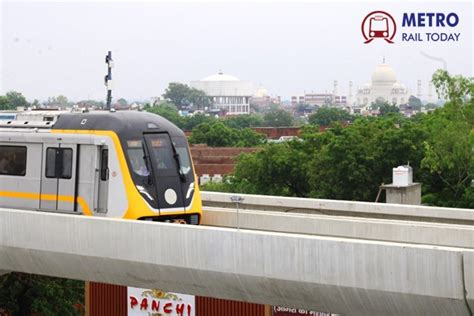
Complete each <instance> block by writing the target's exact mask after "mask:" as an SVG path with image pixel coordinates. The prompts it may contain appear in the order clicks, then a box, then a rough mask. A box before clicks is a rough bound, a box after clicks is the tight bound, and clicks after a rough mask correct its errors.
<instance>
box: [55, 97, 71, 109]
mask: <svg viewBox="0 0 474 316" xmlns="http://www.w3.org/2000/svg"><path fill="white" fill-rule="evenodd" d="M56 103H57V104H59V105H60V106H62V107H65V106H68V105H69V100H68V99H67V97H65V96H64V95H58V96H57V97H56Z"/></svg>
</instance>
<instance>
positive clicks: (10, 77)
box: [0, 0, 474, 100]
mask: <svg viewBox="0 0 474 316" xmlns="http://www.w3.org/2000/svg"><path fill="white" fill-rule="evenodd" d="M0 10H1V12H0V18H1V24H0V27H1V38H0V43H1V45H2V47H1V48H2V50H1V53H2V54H1V55H0V70H1V76H0V93H2V94H3V93H5V92H6V91H9V90H17V91H20V92H22V93H23V94H24V95H25V96H26V97H27V99H29V100H32V99H34V98H38V99H40V100H44V99H46V98H47V97H49V96H55V95H59V94H63V95H66V96H67V97H68V98H69V99H72V100H80V99H87V98H92V99H98V100H102V99H104V98H105V87H104V85H103V77H104V75H105V73H106V65H105V63H104V56H105V54H106V52H107V51H108V50H112V52H113V58H114V60H115V66H116V67H115V69H114V73H113V74H114V92H113V95H114V97H115V98H119V97H125V98H127V99H129V100H147V99H149V98H150V97H151V96H158V95H160V94H161V93H163V90H164V89H165V88H166V86H167V84H168V83H169V82H172V81H179V82H183V83H189V81H191V80H198V79H200V78H203V77H205V76H208V75H210V74H213V73H217V72H218V71H219V69H222V70H223V71H224V72H225V73H228V74H231V75H234V76H236V77H238V78H240V79H242V80H249V81H252V82H254V83H255V85H256V86H258V85H259V84H262V85H263V86H264V87H266V88H267V90H268V91H269V92H270V93H271V94H273V95H281V96H283V98H284V99H288V98H289V97H290V96H291V95H293V94H298V93H302V92H304V91H307V92H309V91H315V92H325V91H332V86H333V81H334V80H338V82H339V90H340V92H342V93H346V92H347V87H348V82H349V81H350V80H352V81H353V82H354V87H357V86H359V85H363V84H364V83H365V82H367V81H369V80H370V76H371V73H372V71H373V69H374V67H375V66H376V65H377V64H379V63H381V61H382V57H383V56H385V57H386V61H387V63H388V64H390V65H391V66H392V67H393V68H394V69H395V71H396V72H397V77H398V80H399V81H400V82H402V83H404V84H405V85H406V86H407V87H408V88H409V89H411V91H412V92H413V94H415V91H416V81H417V80H418V79H421V80H423V82H424V85H425V86H424V87H423V90H424V92H426V82H427V81H428V80H429V78H430V77H431V75H432V73H433V71H434V70H436V69H437V68H440V67H441V66H442V63H440V62H439V61H436V60H432V59H428V58H426V57H424V56H423V55H422V54H421V53H420V52H424V53H425V54H428V55H431V56H434V57H438V58H443V59H444V60H445V61H446V63H447V66H448V70H449V71H450V72H451V73H454V74H463V75H466V76H472V75H473V58H474V57H473V46H472V45H473V44H472V40H473V31H472V29H473V19H472V18H473V5H472V2H471V1H465V2H455V1H445V2H444V3H443V2H427V1H419V2H414V1H410V2H407V3H406V4H400V1H393V2H380V1H378V2H356V1H351V2H342V1H330V2H301V3H294V1H291V2H281V1H279V2H269V1H266V2H259V3H254V2H231V3H217V2H193V3H184V2H174V1H173V2H171V1H170V2H145V3H137V2H135V1H134V2H115V3H114V2H92V1H87V2H38V1H35V2H18V1H5V0H3V1H2V0H0ZM374 10H383V11H387V12H389V13H390V14H392V16H393V17H394V18H395V20H396V22H397V24H398V30H397V35H396V37H395V39H394V40H395V43H394V44H388V43H386V42H385V41H383V40H381V39H377V40H374V41H373V42H372V43H370V44H364V43H363V42H364V39H363V37H362V35H361V22H362V20H363V18H364V17H365V15H367V14H368V13H369V12H371V11H374ZM403 12H417V13H418V12H442V13H445V14H447V13H450V12H455V13H457V14H458V16H459V20H460V21H459V25H458V26H457V27H456V28H454V29H452V28H437V29H429V28H424V29H412V31H413V32H427V31H437V32H446V33H451V32H455V33H461V35H460V38H459V42H449V43H447V42H436V43H428V42H426V41H424V42H421V43H413V42H411V43H406V42H402V41H401V32H402V31H403V30H402V28H401V17H402V14H403ZM405 31H406V30H405ZM354 90H355V89H354Z"/></svg>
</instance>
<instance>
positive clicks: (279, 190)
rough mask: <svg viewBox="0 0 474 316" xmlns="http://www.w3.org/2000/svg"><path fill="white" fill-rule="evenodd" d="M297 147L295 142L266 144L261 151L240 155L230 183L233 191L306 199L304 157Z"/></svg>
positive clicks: (303, 153) (305, 158) (302, 151)
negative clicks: (303, 197) (304, 197)
mask: <svg viewBox="0 0 474 316" xmlns="http://www.w3.org/2000/svg"><path fill="white" fill-rule="evenodd" d="M301 146H302V144H301V143H299V142H298V141H290V142H286V143H279V144H268V145H266V146H265V147H264V149H263V150H262V151H259V152H256V153H253V154H242V155H240V156H239V158H238V163H237V165H236V169H235V173H234V177H233V178H232V179H231V186H232V187H233V191H235V192H243V193H250V194H268V195H283V196H308V195H309V183H308V181H305V179H306V176H307V173H306V170H307V168H308V167H309V166H308V155H307V153H306V151H305V149H304V148H302V147H301Z"/></svg>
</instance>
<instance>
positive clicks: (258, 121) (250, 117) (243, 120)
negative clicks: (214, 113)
mask: <svg viewBox="0 0 474 316" xmlns="http://www.w3.org/2000/svg"><path fill="white" fill-rule="evenodd" d="M223 122H224V124H225V125H227V126H228V127H231V128H238V129H241V128H246V127H259V126H263V117H262V116H261V115H259V114H244V115H236V116H231V117H228V118H224V120H223Z"/></svg>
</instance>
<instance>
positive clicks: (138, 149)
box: [127, 137, 191, 177]
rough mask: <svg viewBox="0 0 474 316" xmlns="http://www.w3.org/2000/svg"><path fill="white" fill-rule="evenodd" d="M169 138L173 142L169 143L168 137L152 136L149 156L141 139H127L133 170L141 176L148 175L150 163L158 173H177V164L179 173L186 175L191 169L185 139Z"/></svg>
mask: <svg viewBox="0 0 474 316" xmlns="http://www.w3.org/2000/svg"><path fill="white" fill-rule="evenodd" d="M171 140H172V142H173V144H171V143H170V141H169V137H156V138H153V139H152V140H151V146H149V150H151V151H153V153H150V154H151V155H150V156H151V157H148V158H147V155H146V153H145V151H144V149H143V142H142V141H141V140H129V141H127V154H128V158H129V160H130V165H131V167H132V169H133V172H134V173H135V174H137V175H139V176H142V177H145V176H149V175H150V167H151V165H152V167H153V169H154V170H155V171H156V172H157V173H158V174H162V175H165V174H166V175H171V174H177V170H178V164H179V168H180V169H179V170H180V173H181V174H182V175H187V174H188V173H189V172H190V171H191V159H190V157H189V151H188V146H187V142H186V139H185V138H184V137H172V138H171ZM174 150H176V153H177V154H178V160H179V162H178V161H176V159H175V158H174ZM152 157H153V158H152Z"/></svg>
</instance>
